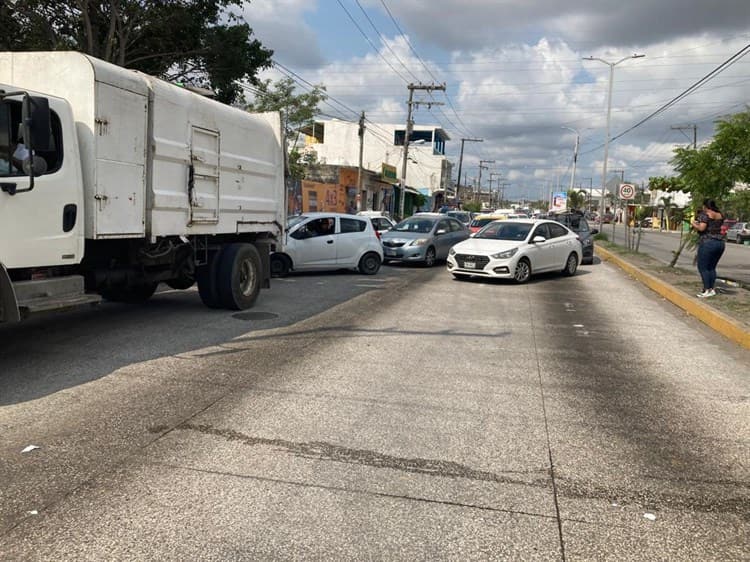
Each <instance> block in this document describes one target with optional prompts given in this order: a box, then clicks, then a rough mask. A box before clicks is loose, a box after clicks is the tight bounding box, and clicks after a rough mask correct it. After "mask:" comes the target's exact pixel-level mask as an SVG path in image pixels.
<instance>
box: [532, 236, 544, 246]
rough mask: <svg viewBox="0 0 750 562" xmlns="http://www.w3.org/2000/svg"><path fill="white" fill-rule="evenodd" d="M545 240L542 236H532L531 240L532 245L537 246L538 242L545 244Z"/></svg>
mask: <svg viewBox="0 0 750 562" xmlns="http://www.w3.org/2000/svg"><path fill="white" fill-rule="evenodd" d="M546 241H547V239H546V238H545V237H544V236H539V235H537V236H534V238H532V239H531V243H532V244H538V243H539V242H546Z"/></svg>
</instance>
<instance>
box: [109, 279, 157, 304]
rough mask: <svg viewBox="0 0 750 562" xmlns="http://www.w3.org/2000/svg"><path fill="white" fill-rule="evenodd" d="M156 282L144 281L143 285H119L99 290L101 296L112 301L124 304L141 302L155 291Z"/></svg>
mask: <svg viewBox="0 0 750 562" xmlns="http://www.w3.org/2000/svg"><path fill="white" fill-rule="evenodd" d="M157 285H158V283H144V284H143V285H121V286H119V285H118V286H115V287H106V288H104V289H101V290H100V291H99V294H101V296H102V297H103V298H105V299H106V300H108V301H112V302H122V303H126V304H141V303H144V302H146V301H147V300H148V299H150V298H151V296H152V295H153V294H154V292H155V291H156V287H157Z"/></svg>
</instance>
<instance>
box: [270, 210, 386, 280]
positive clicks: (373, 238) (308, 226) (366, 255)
mask: <svg viewBox="0 0 750 562" xmlns="http://www.w3.org/2000/svg"><path fill="white" fill-rule="evenodd" d="M381 263H383V248H382V246H381V245H380V241H379V240H378V237H377V235H376V234H375V229H374V228H373V226H372V222H371V219H370V218H369V217H358V216H355V215H348V214H344V213H305V214H304V215H299V216H297V217H294V219H292V220H290V221H289V225H288V227H287V232H286V236H285V241H284V245H283V248H282V249H280V250H278V251H276V252H274V253H273V254H271V273H272V274H273V275H274V276H275V277H283V276H285V275H287V274H289V272H290V271H322V270H326V269H350V268H351V269H355V268H356V269H358V270H359V272H360V273H363V274H365V275H375V274H376V273H377V272H378V270H380V264H381Z"/></svg>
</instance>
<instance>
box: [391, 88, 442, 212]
mask: <svg viewBox="0 0 750 562" xmlns="http://www.w3.org/2000/svg"><path fill="white" fill-rule="evenodd" d="M407 88H409V101H408V102H407V107H408V109H407V114H406V131H405V132H404V161H403V162H402V164H401V198H400V199H401V200H400V205H399V211H400V213H401V219H402V220H403V219H404V218H405V217H406V209H405V205H406V162H407V159H408V157H409V137H410V136H411V130H412V127H413V126H414V122H413V121H412V119H411V115H412V107H413V106H414V105H419V104H420V103H426V104H427V106H428V107H429V106H431V105H443V104H442V103H439V102H418V101H417V102H415V101H413V99H414V90H423V91H426V92H432V91H433V90H439V91H443V92H444V91H445V84H441V85H436V84H421V83H420V84H409V85H408V86H407Z"/></svg>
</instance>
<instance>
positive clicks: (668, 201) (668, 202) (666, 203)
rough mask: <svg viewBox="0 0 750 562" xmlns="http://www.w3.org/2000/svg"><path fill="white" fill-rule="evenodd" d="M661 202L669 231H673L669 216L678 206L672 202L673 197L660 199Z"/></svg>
mask: <svg viewBox="0 0 750 562" xmlns="http://www.w3.org/2000/svg"><path fill="white" fill-rule="evenodd" d="M659 202H660V203H661V205H662V207H664V217H665V218H666V219H667V230H672V227H671V226H670V224H669V215H670V211H671V209H672V208H673V207H676V206H677V205H676V204H675V203H674V202H672V196H671V195H664V196H662V197H660V198H659Z"/></svg>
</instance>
